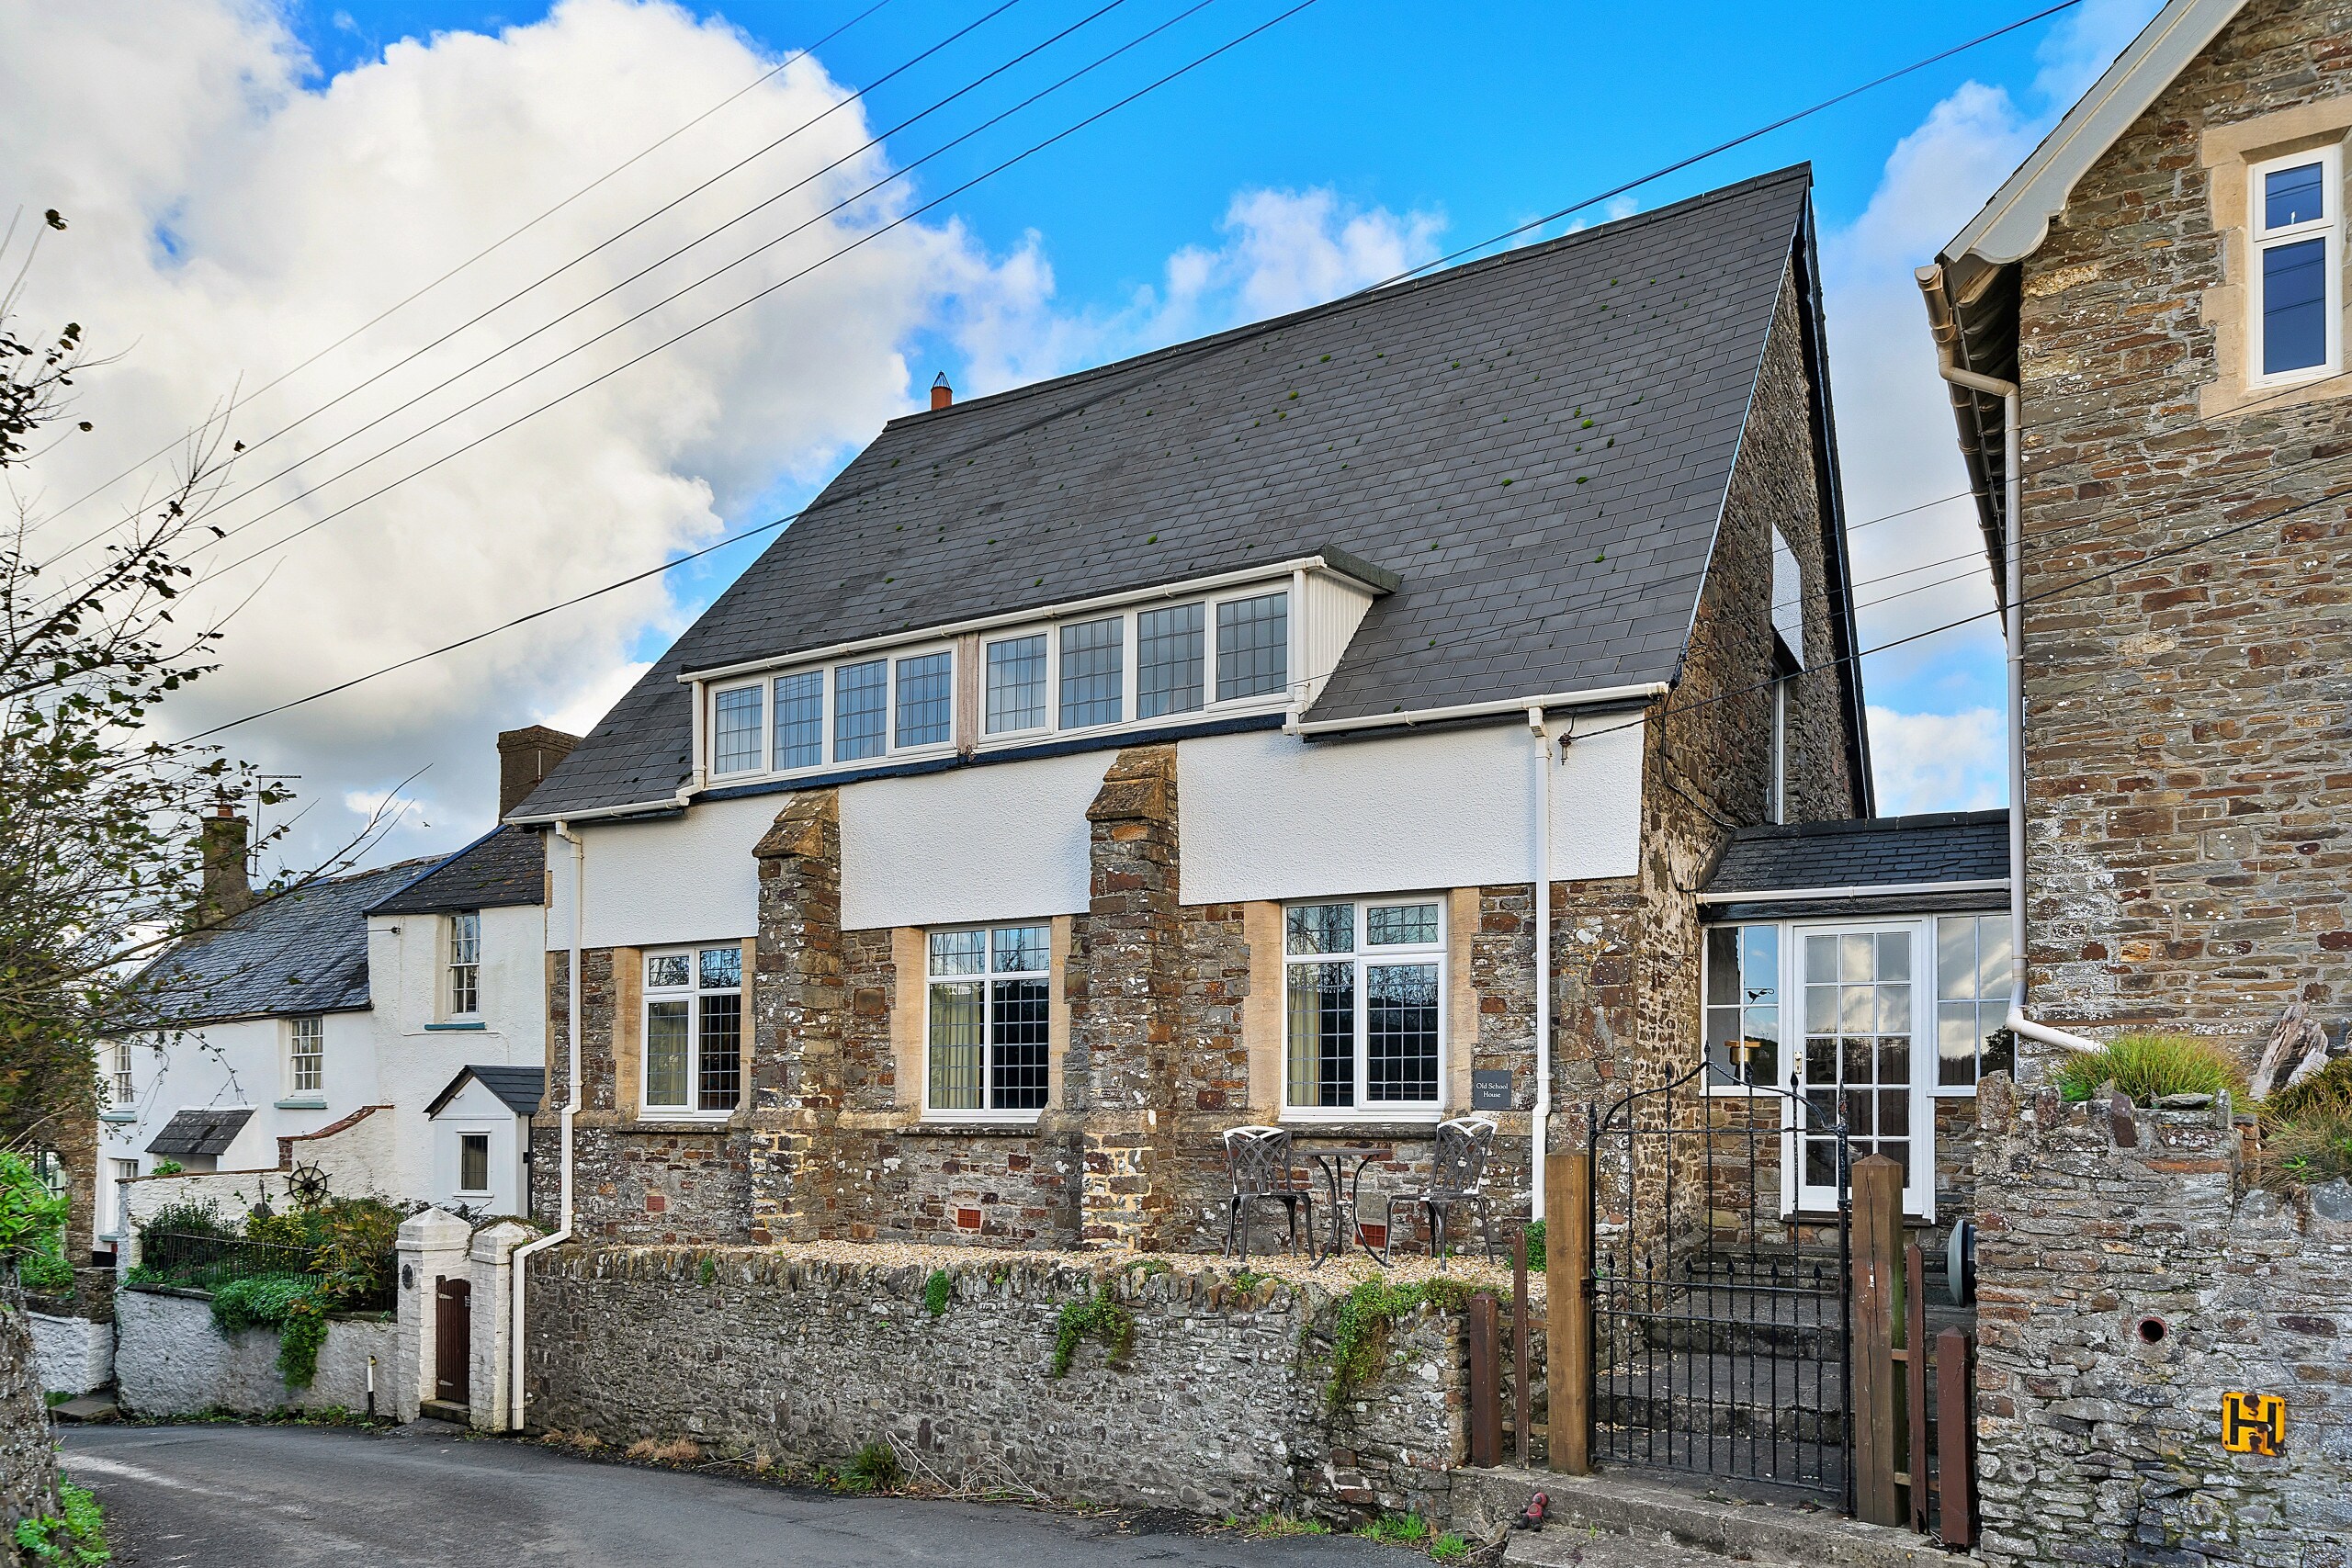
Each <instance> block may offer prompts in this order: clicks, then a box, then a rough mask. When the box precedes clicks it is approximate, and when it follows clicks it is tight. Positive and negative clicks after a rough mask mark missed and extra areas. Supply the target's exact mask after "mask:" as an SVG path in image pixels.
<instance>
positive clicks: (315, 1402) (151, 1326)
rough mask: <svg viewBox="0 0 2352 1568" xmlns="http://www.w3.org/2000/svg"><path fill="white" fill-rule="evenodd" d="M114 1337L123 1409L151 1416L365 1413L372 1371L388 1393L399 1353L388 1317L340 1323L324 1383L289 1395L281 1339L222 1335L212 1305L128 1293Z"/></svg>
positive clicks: (145, 1289) (331, 1329) (167, 1292)
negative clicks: (336, 1409)
mask: <svg viewBox="0 0 2352 1568" xmlns="http://www.w3.org/2000/svg"><path fill="white" fill-rule="evenodd" d="M115 1335H116V1338H115V1358H114V1371H115V1403H116V1404H119V1405H120V1406H121V1407H122V1408H123V1409H124V1410H125V1411H127V1412H129V1413H130V1414H132V1415H135V1416H197V1415H201V1414H203V1413H205V1412H207V1411H214V1410H227V1411H232V1412H234V1413H236V1414H237V1415H240V1416H266V1415H269V1414H271V1413H272V1412H275V1411H278V1410H285V1409H296V1410H321V1409H325V1408H328V1407H330V1406H341V1407H342V1408H344V1409H346V1410H364V1409H366V1408H367V1405H368V1365H369V1361H370V1360H371V1359H373V1361H374V1363H375V1365H376V1370H377V1375H378V1378H379V1388H382V1389H387V1390H388V1389H389V1385H390V1371H391V1368H392V1365H393V1357H394V1351H395V1348H396V1335H395V1332H394V1328H393V1325H392V1323H391V1321H390V1318H389V1317H387V1316H384V1315H382V1314H369V1315H353V1316H348V1317H343V1316H338V1317H332V1318H330V1319H328V1322H327V1337H326V1343H325V1344H324V1345H322V1346H321V1347H320V1348H319V1368H318V1375H317V1376H316V1377H315V1378H314V1379H312V1380H311V1386H310V1387H308V1388H288V1387H287V1386H286V1380H285V1379H284V1378H283V1377H281V1376H279V1374H278V1371H277V1330H276V1329H273V1328H246V1329H240V1330H238V1331H237V1332H236V1333H234V1334H224V1333H222V1332H221V1331H220V1329H219V1328H218V1327H216V1326H215V1325H214V1324H213V1322H212V1301H211V1298H210V1297H209V1296H207V1295H205V1294H203V1293H202V1292H197V1291H181V1290H174V1289H170V1288H168V1287H164V1286H155V1285H131V1286H127V1287H125V1288H124V1289H123V1290H122V1291H121V1292H120V1293H119V1295H118V1296H117V1297H116V1300H115Z"/></svg>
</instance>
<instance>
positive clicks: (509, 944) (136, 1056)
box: [98, 728, 573, 1240]
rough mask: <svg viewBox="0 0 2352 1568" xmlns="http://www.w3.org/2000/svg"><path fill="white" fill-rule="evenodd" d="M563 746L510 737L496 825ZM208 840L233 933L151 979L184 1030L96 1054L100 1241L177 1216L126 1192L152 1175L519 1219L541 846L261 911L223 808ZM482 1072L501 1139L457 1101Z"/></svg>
mask: <svg viewBox="0 0 2352 1568" xmlns="http://www.w3.org/2000/svg"><path fill="white" fill-rule="evenodd" d="M571 739H573V738H572V737H570V736H564V735H560V734H558V733H557V732H556V731H554V730H549V729H543V728H531V729H525V730H515V731H510V732H508V733H507V734H506V735H503V736H502V737H501V738H500V752H501V763H502V768H501V772H502V781H501V792H500V793H501V799H500V805H501V807H502V808H503V807H512V806H514V805H515V804H517V803H518V802H519V801H520V800H521V799H522V797H523V796H524V795H526V794H527V793H528V791H529V790H530V789H532V788H533V787H535V786H536V785H537V784H538V782H539V780H540V779H541V778H542V777H543V776H544V775H545V774H546V773H547V772H548V769H549V768H550V767H551V766H552V765H553V761H554V759H555V758H556V757H559V756H560V755H561V753H562V750H564V747H565V746H566V744H567V743H569V742H570V741H571ZM208 828H209V833H208V854H207V860H206V869H207V889H206V897H207V898H208V900H209V903H210V904H211V905H212V907H214V908H219V909H220V910H222V911H224V912H227V913H229V914H230V916H231V918H230V919H226V920H225V921H223V922H221V923H220V924H217V925H213V926H211V927H209V929H207V930H204V931H199V932H198V933H197V934H195V935H193V936H190V937H188V938H187V939H186V940H185V941H183V942H179V943H177V944H176V945H175V946H174V947H173V948H172V949H171V950H170V951H169V952H168V953H166V954H165V955H164V957H163V958H161V959H160V960H158V961H157V966H156V970H155V974H156V976H157V978H158V980H159V983H160V985H161V987H162V992H161V994H162V996H163V997H164V1001H165V1005H166V1007H167V1009H168V1010H169V1011H170V1012H171V1013H172V1014H173V1016H174V1017H175V1019H177V1020H178V1021H179V1022H180V1027H179V1028H177V1029H176V1030H175V1031H172V1032H164V1033H161V1034H158V1035H156V1036H153V1037H152V1038H141V1039H132V1040H124V1041H119V1042H115V1043H111V1044H109V1045H107V1047H105V1048H103V1049H102V1051H101V1057H102V1060H101V1062H100V1064H99V1066H100V1067H101V1070H102V1073H103V1074H104V1077H105V1082H106V1087H107V1104H106V1106H105V1108H104V1109H103V1110H102V1111H101V1112H100V1114H99V1118H98V1120H99V1132H100V1138H99V1149H98V1154H99V1156H100V1158H101V1160H102V1161H103V1162H104V1167H103V1169H102V1172H101V1174H102V1176H103V1177H104V1178H105V1180H104V1181H103V1183H102V1186H103V1187H104V1189H105V1190H104V1191H103V1192H102V1193H101V1200H102V1201H101V1203H100V1205H99V1209H100V1227H101V1228H100V1235H101V1236H102V1237H103V1238H105V1239H107V1240H118V1239H121V1238H124V1237H125V1236H126V1235H127V1233H128V1231H129V1228H130V1227H129V1224H128V1221H129V1220H130V1218H131V1217H133V1215H134V1212H135V1213H145V1212H147V1211H149V1210H152V1209H153V1207H154V1206H155V1204H156V1203H157V1202H159V1201H167V1199H166V1198H165V1197H164V1196H160V1195H159V1194H160V1192H161V1189H158V1192H157V1193H149V1194H145V1195H143V1196H142V1197H141V1198H140V1199H138V1200H134V1198H133V1196H132V1195H131V1193H130V1190H129V1188H128V1186H127V1185H126V1184H127V1183H130V1182H132V1181H139V1182H141V1183H143V1184H152V1183H153V1182H154V1181H155V1180H156V1167H157V1165H158V1163H159V1162H161V1161H164V1160H169V1161H172V1162H174V1163H175V1164H176V1165H177V1166H179V1167H180V1168H181V1169H183V1170H185V1171H187V1172H191V1173H198V1174H207V1173H215V1172H219V1173H228V1172H245V1173H251V1174H252V1175H253V1177H254V1181H253V1182H252V1183H251V1184H249V1185H250V1186H251V1188H252V1190H253V1194H254V1195H259V1194H262V1193H266V1194H268V1195H270V1196H272V1197H273V1198H275V1197H277V1192H278V1188H277V1182H276V1181H275V1179H274V1178H276V1177H277V1176H279V1175H281V1174H283V1173H286V1172H289V1171H290V1170H291V1169H292V1168H294V1167H296V1166H314V1167H316V1168H319V1169H320V1170H321V1171H322V1172H323V1173H324V1174H325V1175H326V1176H327V1178H328V1179H329V1181H330V1183H331V1185H332V1188H333V1190H335V1191H337V1192H343V1193H350V1194H358V1193H367V1192H378V1193H382V1194H384V1195H387V1196H390V1197H393V1198H400V1199H422V1200H426V1201H434V1202H439V1203H447V1204H458V1205H465V1206H469V1207H471V1208H473V1209H476V1210H478V1211H481V1212H485V1213H493V1212H499V1211H509V1212H511V1211H512V1210H515V1209H517V1208H520V1207H521V1206H522V1205H523V1203H524V1202H525V1201H526V1198H525V1195H524V1190H525V1184H526V1170H525V1161H526V1157H527V1153H528V1147H529V1132H528V1129H529V1126H530V1116H531V1113H532V1111H535V1110H536V1100H537V1095H536V1094H529V1093H526V1092H525V1089H526V1086H525V1085H524V1084H522V1083H521V1082H520V1081H519V1080H518V1079H517V1077H516V1075H517V1074H518V1073H519V1074H521V1075H525V1076H526V1077H527V1076H529V1075H535V1074H536V1073H537V1070H538V1068H539V1066H540V1063H541V1061H542V1059H543V1056H544V1045H543V1043H542V1031H543V1029H544V1027H545V1017H546V1001H545V994H544V991H543V988H542V987H543V983H544V973H545V971H544V956H543V950H544V948H545V946H546V937H545V934H544V928H545V921H546V910H545V903H546V879H547V871H546V859H545V855H544V853H543V852H542V851H541V850H540V848H539V844H538V840H537V836H536V835H534V834H532V833H529V832H527V831H525V830H524V829H518V828H510V827H506V826H503V825H501V826H500V827H498V828H496V829H492V831H491V832H490V833H487V834H485V835H483V836H482V837H481V839H479V840H475V841H474V842H473V843H471V844H469V845H467V846H466V847H465V848H464V849H462V850H459V851H458V852H456V853H455V854H451V855H447V856H444V857H441V858H439V859H427V860H413V861H404V862H401V863H398V864H395V865H390V866H384V867H380V868H378V869H375V870H371V871H365V872H359V873H356V874H350V875H345V876H338V877H331V878H326V879H322V880H321V881H319V882H316V883H312V884H310V885H309V886H301V887H299V888H297V889H295V890H294V891H292V892H290V893H288V894H284V895H281V896H277V897H259V898H257V897H256V896H255V894H254V891H253V889H252V887H251V886H250V884H249V882H248V878H247V871H246V859H247V856H246V840H247V829H246V825H245V822H244V820H243V818H241V817H239V816H237V815H236V814H235V812H234V810H233V808H232V807H223V808H222V810H221V813H220V815H219V816H218V817H216V818H213V819H212V820H211V821H209V823H208ZM478 1074H489V1075H491V1077H493V1078H494V1079H496V1080H497V1082H498V1084H499V1086H500V1089H501V1091H502V1093H501V1094H500V1095H498V1096H493V1097H492V1103H493V1104H500V1105H503V1108H504V1109H505V1111H506V1114H505V1116H504V1117H503V1124H502V1122H501V1119H500V1118H498V1117H496V1116H494V1115H492V1114H490V1113H489V1109H488V1106H486V1105H483V1104H481V1103H478V1102H477V1097H475V1096H473V1095H471V1094H469V1093H468V1092H467V1091H468V1090H469V1089H470V1088H471V1087H472V1086H473V1085H474V1082H475V1076H476V1075H478ZM526 1107H527V1108H526ZM435 1112H440V1113H441V1114H439V1115H436V1114H435ZM218 1187H219V1184H218V1183H213V1184H211V1185H210V1186H208V1187H207V1188H206V1191H208V1192H212V1191H215V1190H217V1189H218Z"/></svg>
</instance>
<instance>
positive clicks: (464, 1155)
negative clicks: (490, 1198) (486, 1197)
mask: <svg viewBox="0 0 2352 1568" xmlns="http://www.w3.org/2000/svg"><path fill="white" fill-rule="evenodd" d="M458 1191H460V1192H463V1193H467V1194H469V1195H474V1194H487V1193H488V1192H489V1191H490V1134H488V1133H460V1134H458Z"/></svg>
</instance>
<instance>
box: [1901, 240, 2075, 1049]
mask: <svg viewBox="0 0 2352 1568" xmlns="http://www.w3.org/2000/svg"><path fill="white" fill-rule="evenodd" d="M1919 288H1920V292H1922V293H1923V294H1925V295H1926V296H1927V299H1928V325H1929V328H1930V329H1931V330H1932V331H1933V332H1934V333H1935V338H1936V363H1937V369H1938V372H1939V374H1940V375H1941V376H1942V377H1943V378H1944V379H1945V380H1947V381H1949V382H1951V384H1952V385H1953V386H1955V387H1966V388H1967V389H1969V390H1971V391H1973V392H1984V393H1986V394H1988V395H1990V396H1993V397H1996V398H1998V399H2000V400H2001V439H2002V458H2001V521H2002V523H2003V524H2004V525H2005V526H2004V527H2003V528H2002V533H2003V535H2004V536H2005V537H2004V539H2003V540H2002V552H2001V553H2002V563H2001V569H2002V570H2001V581H2002V585H2003V590H2004V591H2003V593H2002V597H2003V599H2004V600H2006V601H2007V604H2006V606H2005V609H2004V613H2003V615H2002V625H2001V631H2002V635H2003V637H2004V638H2005V639H2006V640H2007V643H2008V666H2009V669H2008V676H2009V679H2008V698H2009V723H2008V731H2009V733H2008V747H2009V1011H2008V1016H2007V1018H2006V1019H2004V1020H2003V1022H2004V1023H2005V1024H2006V1025H2007V1028H2008V1029H2009V1031H2010V1032H2012V1033H2015V1034H2020V1035H2023V1036H2024V1037H2025V1038H2026V1039H2028V1040H2034V1041H2039V1042H2040V1043H2042V1044H2044V1045H2055V1046H2057V1047H2058V1048H2060V1049H2061V1050H2065V1051H2097V1050H2098V1049H2100V1046H2099V1043H2098V1041H2096V1040H2086V1039H2084V1038H2083V1037H2082V1036H2081V1035H2079V1034H2069V1033H2067V1032H2065V1031H2064V1030H2063V1029H2052V1028H2051V1027H2050V1026H2049V1025H2048V1024H2043V1023H2036V1022H2034V1021H2033V1020H2031V1019H2030V1018H2028V1017H2027V1016H2026V1013H2025V1004H2026V994H2025V992H2026V986H2025V976H2026V960H2025V525H2024V516H2023V513H2024V510H2025V509H2024V502H2025V441H2024V438H2023V434H2022V431H2021V428H2020V423H2019V417H2018V384H2017V383H2016V382H2015V381H2004V380H2001V379H1999V378H1997V377H1993V376H1981V375H1978V374H1977V373H1976V372H1975V371H1973V370H1963V369H1962V368H1961V367H1959V365H1958V364H1956V363H1955V362H1954V357H1953V355H1954V353H1955V347H1954V345H1955V344H1956V342H1957V340H1958V338H1959V324H1958V323H1957V322H1956V321H1954V320H1953V319H1952V315H1951V301H1950V300H1949V299H1947V298H1946V297H1945V294H1944V277H1943V268H1941V267H1940V266H1930V267H1921V268H1920V269H1919Z"/></svg>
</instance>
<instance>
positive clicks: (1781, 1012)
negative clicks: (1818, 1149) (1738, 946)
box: [1699, 920, 1794, 1115]
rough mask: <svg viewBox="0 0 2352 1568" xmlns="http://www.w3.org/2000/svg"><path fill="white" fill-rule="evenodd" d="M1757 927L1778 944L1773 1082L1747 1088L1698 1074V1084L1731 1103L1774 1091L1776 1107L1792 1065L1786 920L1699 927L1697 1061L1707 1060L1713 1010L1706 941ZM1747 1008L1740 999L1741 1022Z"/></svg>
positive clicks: (1709, 944)
mask: <svg viewBox="0 0 2352 1568" xmlns="http://www.w3.org/2000/svg"><path fill="white" fill-rule="evenodd" d="M1757 926H1760V927H1764V928H1767V929H1769V930H1770V931H1774V932H1775V933H1777V934H1776V936H1775V938H1774V940H1775V941H1776V942H1779V943H1780V945H1779V947H1777V948H1776V949H1775V950H1774V955H1775V963H1774V964H1773V976H1772V980H1773V985H1774V986H1775V987H1777V988H1776V989H1775V990H1774V991H1773V993H1772V1010H1773V1013H1774V1014H1775V1015H1776V1017H1775V1021H1776V1023H1777V1025H1778V1027H1779V1029H1780V1031H1781V1060H1780V1064H1779V1066H1778V1067H1777V1068H1776V1069H1775V1077H1774V1079H1773V1081H1772V1082H1770V1083H1769V1084H1767V1083H1762V1082H1758V1083H1756V1084H1755V1085H1753V1086H1752V1087H1751V1086H1750V1085H1748V1084H1745V1083H1739V1082H1736V1081H1734V1080H1732V1079H1729V1078H1725V1077H1722V1076H1720V1075H1719V1074H1717V1073H1714V1072H1712V1071H1711V1072H1704V1073H1702V1074H1700V1075H1699V1083H1700V1086H1701V1088H1702V1090H1703V1091H1704V1092H1705V1093H1708V1094H1719V1095H1724V1096H1726V1097H1728V1098H1730V1099H1733V1100H1746V1099H1748V1098H1749V1097H1750V1096H1751V1095H1764V1094H1766V1092H1767V1091H1768V1090H1778V1091H1780V1092H1779V1094H1772V1095H1770V1099H1772V1100H1773V1101H1774V1102H1775V1104H1776V1105H1777V1104H1778V1103H1779V1100H1780V1095H1781V1094H1785V1093H1787V1092H1788V1088H1789V1074H1790V1072H1792V1070H1794V1064H1793V1063H1792V1062H1791V1060H1790V1058H1789V1003H1788V978H1789V974H1788V970H1789V947H1788V943H1789V924H1788V922H1787V921H1786V920H1723V921H1719V922H1716V923H1714V924H1711V925H1706V926H1702V927H1701V928H1700V935H1699V1059H1700V1061H1701V1062H1702V1063H1704V1062H1705V1061H1706V1060H1707V1026H1708V1018H1707V1015H1708V1014H1709V1013H1711V1012H1713V1011H1714V1010H1715V1007H1716V1004H1714V1003H1713V1002H1711V1001H1709V999H1708V998H1710V997H1712V996H1713V995H1714V992H1713V990H1712V989H1711V988H1710V987H1711V986H1712V984H1713V976H1714V967H1715V964H1714V958H1713V946H1714V944H1713V942H1711V941H1709V940H1708V939H1709V938H1710V937H1711V936H1713V933H1714V932H1716V931H1747V930H1748V929H1749V928H1750V927H1757ZM1748 1005H1749V1004H1748V1002H1747V999H1746V998H1745V997H1743V998H1741V1000H1740V1002H1739V1004H1738V1006H1739V1010H1740V1012H1741V1015H1742V1021H1743V1023H1744V1022H1745V1019H1746V1014H1747V1009H1748ZM1774 1114H1775V1115H1778V1114H1779V1112H1778V1111H1777V1110H1776V1111H1774Z"/></svg>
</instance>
